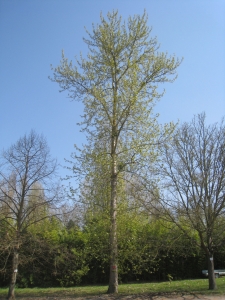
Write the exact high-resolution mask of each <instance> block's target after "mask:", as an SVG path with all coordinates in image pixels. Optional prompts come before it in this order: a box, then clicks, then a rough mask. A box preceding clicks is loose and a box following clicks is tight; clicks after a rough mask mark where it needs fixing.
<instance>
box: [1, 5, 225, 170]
mask: <svg viewBox="0 0 225 300" xmlns="http://www.w3.org/2000/svg"><path fill="white" fill-rule="evenodd" d="M113 9H118V10H119V13H120V14H121V15H122V16H123V18H124V19H126V18H127V17H128V16H129V15H134V14H142V13H143V11H144V9H146V11H147V13H148V17H149V19H148V23H149V26H152V27H153V30H152V35H153V36H157V37H158V41H159V43H160V44H161V48H160V50H161V51H167V52H168V54H176V56H178V57H180V58H181V57H184V61H183V63H182V65H181V66H180V67H179V69H178V79H177V80H176V81H175V82H174V83H173V84H166V85H165V86H164V87H165V89H166V94H165V96H164V97H163V98H162V99H161V101H160V102H159V103H158V104H157V105H156V107H155V112H157V113H159V114H160V118H159V120H160V122H162V123H164V122H170V121H177V120H178V119H179V120H180V121H181V122H183V121H190V120H191V119H192V117H193V116H194V114H198V113H201V112H203V111H205V112H206V115H207V120H208V122H209V123H214V122H217V121H220V119H221V118H222V116H224V115H225V17H224V16H225V1H224V0H209V1H208V0H186V1H185V0H183V1H182V0H45V1H44V0H32V1H29V0H19V1H18V0H0V45H1V46H0V66H1V67H0V149H2V148H5V149H6V148H8V147H9V146H10V145H11V144H13V143H14V142H16V141H17V140H18V138H19V137H21V136H23V135H24V134H25V133H28V132H29V131H30V130H31V129H35V130H36V132H37V133H43V135H44V136H45V137H46V138H47V141H48V144H49V146H50V149H51V153H52V156H54V157H56V158H57V159H58V161H59V163H61V164H64V158H69V157H70V154H71V152H73V145H74V143H76V144H78V145H81V143H82V142H84V141H85V139H84V137H83V134H82V133H80V132H79V127H78V126H77V125H76V123H77V122H79V121H80V115H81V114H82V104H81V103H77V102H71V101H70V99H68V98H67V94H66V93H59V87H58V86H57V84H56V83H52V82H51V81H50V80H49V79H48V76H49V75H50V76H51V74H52V72H51V68H50V64H52V65H53V66H57V65H58V64H59V62H60V59H61V51H62V49H64V52H65V56H66V57H68V58H69V59H73V57H74V56H75V55H77V54H78V55H79V53H80V52H82V53H83V54H85V53H86V51H87V49H86V46H85V44H84V42H83V40H82V37H83V36H84V37H85V29H84V27H86V28H87V29H89V30H91V28H92V23H98V22H99V15H100V12H101V11H102V13H103V14H104V15H106V14H107V12H108V11H112V10H113ZM60 173H61V174H62V175H65V174H66V171H65V170H63V169H61V170H60Z"/></svg>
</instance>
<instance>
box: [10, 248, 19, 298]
mask: <svg viewBox="0 0 225 300" xmlns="http://www.w3.org/2000/svg"><path fill="white" fill-rule="evenodd" d="M18 265H19V245H17V246H16V247H15V248H14V251H13V263H12V275H11V280H10V284H9V291H8V296H7V299H8V300H12V299H15V285H16V277H17V273H18Z"/></svg>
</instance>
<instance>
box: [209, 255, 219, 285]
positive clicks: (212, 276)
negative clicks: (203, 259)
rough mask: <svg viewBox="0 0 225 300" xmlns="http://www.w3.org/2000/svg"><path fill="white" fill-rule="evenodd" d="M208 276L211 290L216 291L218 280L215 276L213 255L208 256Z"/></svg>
mask: <svg viewBox="0 0 225 300" xmlns="http://www.w3.org/2000/svg"><path fill="white" fill-rule="evenodd" d="M207 261H208V274H209V290H216V289H217V285H216V279H215V274H214V260H213V255H212V254H207Z"/></svg>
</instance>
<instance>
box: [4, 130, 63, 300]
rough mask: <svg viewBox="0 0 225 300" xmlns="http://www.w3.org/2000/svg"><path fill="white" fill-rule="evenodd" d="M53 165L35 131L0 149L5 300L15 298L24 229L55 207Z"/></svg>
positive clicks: (54, 168)
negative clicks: (8, 259) (8, 257)
mask: <svg viewBox="0 0 225 300" xmlns="http://www.w3.org/2000/svg"><path fill="white" fill-rule="evenodd" d="M56 167H57V163H56V160H55V159H52V158H51V156H50V153H49V148H48V146H47V142H46V140H45V139H44V138H43V137H42V136H39V135H38V134H36V133H35V132H34V131H31V132H30V134H29V135H25V136H24V137H22V138H20V139H19V140H18V142H17V143H15V144H14V145H12V146H11V147H10V148H9V149H8V150H4V151H3V152H2V155H1V159H0V209H1V210H0V223H1V226H5V227H6V228H7V229H6V231H7V233H6V239H7V240H8V241H10V243H11V249H12V260H13V261H12V274H11V281H10V285H9V292H8V299H13V298H14V289H15V284H16V277H17V273H18V265H19V250H20V248H21V245H22V241H23V236H24V234H25V233H26V231H27V228H28V227H29V226H31V225H32V224H34V223H37V222H39V221H41V220H43V219H44V218H47V217H48V213H49V209H50V208H51V207H52V208H54V209H56V205H57V202H58V201H59V188H58V187H56V186H55V184H54V181H53V178H54V176H55V175H56Z"/></svg>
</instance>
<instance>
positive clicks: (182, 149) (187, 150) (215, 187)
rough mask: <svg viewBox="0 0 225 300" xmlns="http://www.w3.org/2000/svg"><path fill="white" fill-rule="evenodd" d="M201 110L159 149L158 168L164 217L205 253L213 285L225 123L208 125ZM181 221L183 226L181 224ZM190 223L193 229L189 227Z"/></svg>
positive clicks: (224, 207)
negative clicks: (162, 186)
mask: <svg viewBox="0 0 225 300" xmlns="http://www.w3.org/2000/svg"><path fill="white" fill-rule="evenodd" d="M205 119H206V117H205V114H204V113H203V114H200V115H198V116H197V117H194V119H193V120H192V122H191V123H190V124H189V123H185V124H183V125H182V126H181V127H180V128H179V129H178V130H177V131H176V134H175V135H174V138H173V140H172V141H171V143H170V144H167V145H165V147H164V148H163V149H162V155H163V165H161V166H160V173H161V175H162V176H163V180H162V184H163V185H164V187H165V190H164V191H166V192H164V194H163V195H161V200H162V201H161V204H162V205H163V207H164V217H167V218H169V219H170V221H172V222H174V223H175V224H176V225H177V226H179V227H180V229H181V230H182V231H183V232H184V233H185V234H186V236H188V237H189V238H190V239H192V240H193V236H192V235H191V232H193V229H194V230H195V232H197V233H198V239H196V238H195V242H196V243H197V244H198V245H199V247H201V248H202V249H203V250H204V252H205V254H206V257H207V262H208V274H209V289H216V282H215V276H214V259H213V254H214V251H215V249H217V248H219V247H220V246H221V245H222V244H223V243H224V240H223V236H224V235H223V232H224V226H225V126H224V123H223V121H222V122H221V123H220V124H214V125H207V124H206V120H205ZM182 224H183V225H184V224H185V226H183V225H182ZM190 229H191V230H190Z"/></svg>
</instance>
